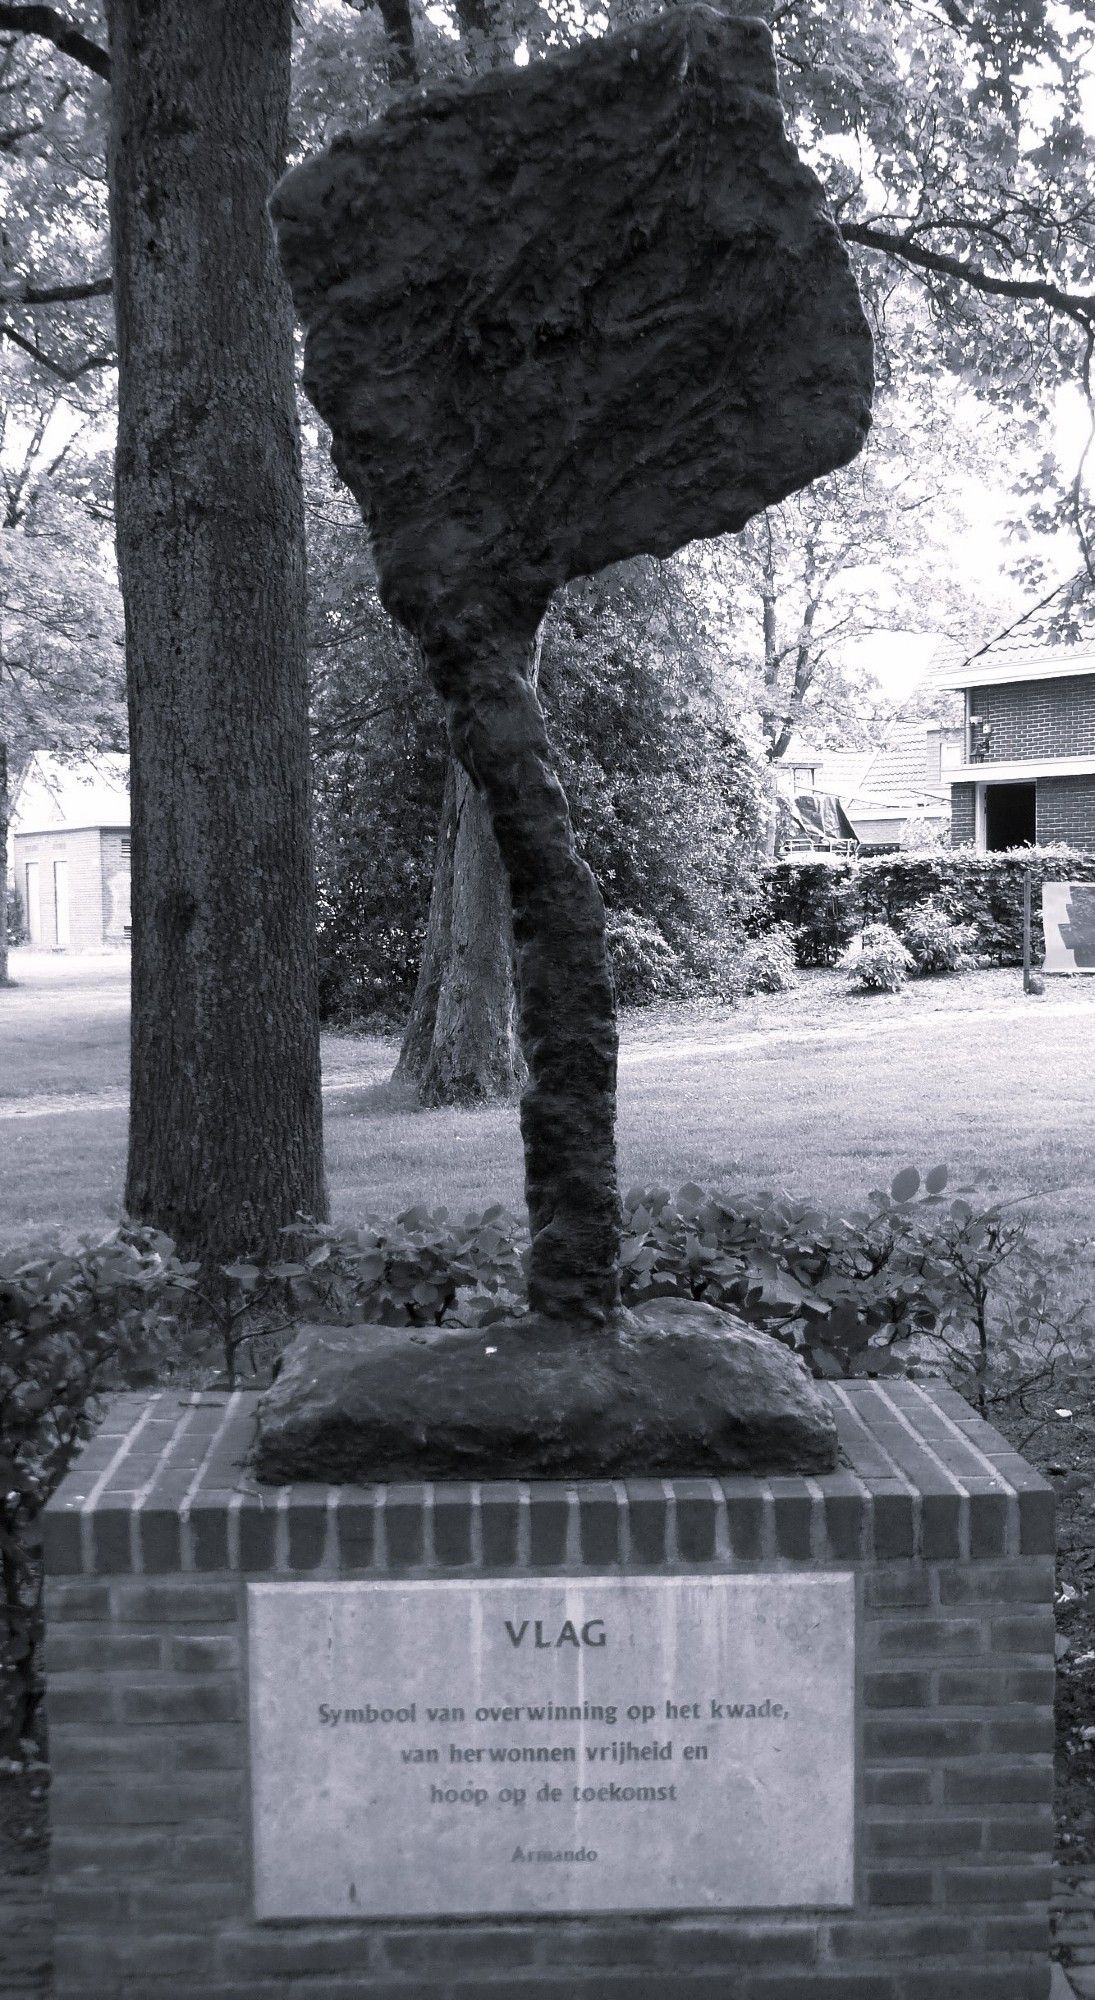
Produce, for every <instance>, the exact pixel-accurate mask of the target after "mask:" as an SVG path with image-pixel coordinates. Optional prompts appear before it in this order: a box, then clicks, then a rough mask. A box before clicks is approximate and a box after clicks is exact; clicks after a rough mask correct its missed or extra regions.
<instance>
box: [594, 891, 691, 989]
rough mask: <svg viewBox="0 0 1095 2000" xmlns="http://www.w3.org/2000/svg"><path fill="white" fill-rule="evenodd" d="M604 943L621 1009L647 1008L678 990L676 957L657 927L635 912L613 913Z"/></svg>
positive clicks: (622, 911) (611, 912)
mask: <svg viewBox="0 0 1095 2000" xmlns="http://www.w3.org/2000/svg"><path fill="white" fill-rule="evenodd" d="M605 942H606V944H607V946H608V957H609V963H610V964H611V966H612V977H613V979H614V981H615V985H616V998H617V1000H618V1001H619V1003H620V1005H621V1007H645V1006H647V1005H648V1004H649V1003H650V1001H652V1000H664V999H666V998H667V997H668V996H669V995H670V994H673V993H675V992H676V991H677V989H678V984H679V978H680V973H679V967H678V962H677V955H676V953H675V952H674V950H673V947H672V945H670V944H668V943H667V942H666V939H665V938H664V937H663V935H662V933H661V931H660V930H659V929H658V926H657V924H651V923H648V922H647V920H646V918H645V917H637V916H636V915H635V912H634V911H633V910H610V911H609V912H608V913H607V916H606V919H605Z"/></svg>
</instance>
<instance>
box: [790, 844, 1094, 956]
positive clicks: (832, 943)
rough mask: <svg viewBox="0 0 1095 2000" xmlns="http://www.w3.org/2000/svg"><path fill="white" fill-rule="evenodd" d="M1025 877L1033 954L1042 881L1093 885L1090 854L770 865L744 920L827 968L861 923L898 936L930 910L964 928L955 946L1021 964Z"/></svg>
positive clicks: (1056, 851) (960, 853)
mask: <svg viewBox="0 0 1095 2000" xmlns="http://www.w3.org/2000/svg"><path fill="white" fill-rule="evenodd" d="M1027 868H1029V869H1030V871H1031V885H1032V891H1033V906H1034V940H1033V942H1034V952H1035V956H1036V957H1037V956H1040V955H1041V953H1042V951H1043V949H1044V944H1043V938H1042V932H1041V896H1040V892H1041V887H1042V883H1043V882H1092V881H1095V855H1093V854H1087V853H1078V852H1076V851H1074V850H1072V849H1070V848H1067V847H1041V848H1039V847H1020V848H1015V849H1013V850H1011V851H1010V852H1008V853H1002V854H978V853H975V852H974V851H973V849H972V848H965V847H956V848H944V849H941V850H940V851H939V852H937V853H931V854H880V855H876V856H872V857H871V858H870V859H868V860H865V861H846V860H841V859H836V860H832V861H829V860H826V861H801V862H799V861H777V862H775V863H773V864H772V865H770V866H769V867H767V868H766V869H765V870H764V872H763V878H762V882H761V893H760V899H759V903H758V905H757V909H756V911H755V913H754V918H753V921H754V922H755V923H756V924H757V925H758V926H759V927H760V928H762V929H764V928H767V927H768V926H770V925H772V924H790V925H791V927H792V929H793V930H794V932H795V935H796V938H797V940H798V956H799V963H800V965H833V964H835V963H836V962H837V960H838V959H839V958H840V957H841V956H842V955H843V953H844V952H845V951H846V950H847V948H848V945H849V944H850V943H851V941H852V939H853V937H855V935H856V933H857V932H858V931H860V930H861V929H862V928H863V926H864V925H866V924H870V923H882V924H890V925H893V926H894V927H895V928H896V929H898V930H899V931H901V932H902V933H904V932H905V930H906V929H907V926H908V923H909V921H910V920H911V918H912V916H913V914H914V912H916V911H917V910H919V909H922V908H923V907H924V906H925V905H926V904H929V903H930V904H931V905H932V906H933V907H934V908H935V909H937V910H938V911H940V912H941V913H942V914H943V915H944V916H945V918H946V919H947V921H948V922H950V923H952V924H957V925H959V926H962V927H964V926H968V927H969V928H970V931H971V936H970V939H969V942H968V946H967V947H965V948H966V949H968V950H969V951H970V953H971V955H972V956H973V957H975V958H978V959H980V960H982V961H983V962H986V963H988V964H990V965H1020V964H1021V963H1022V958H1023V880H1024V874H1025V871H1026V869H1027Z"/></svg>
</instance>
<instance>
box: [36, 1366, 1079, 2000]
mask: <svg viewBox="0 0 1095 2000" xmlns="http://www.w3.org/2000/svg"><path fill="white" fill-rule="evenodd" d="M828 1393H829V1394H831V1396H832V1399H833V1404H834V1409H835V1411H836V1415H837V1420H838V1424H839V1428H840V1436H841V1446H842V1454H843V1459H844V1465H843V1469H842V1470H840V1471H838V1472H835V1473H832V1474H829V1475H827V1476H826V1477H824V1478H818V1479H807V1478H794V1479H753V1478H735V1479H724V1480H712V1479H673V1480H624V1481H618V1482H612V1483H604V1484H594V1483H589V1484H582V1485H577V1486H562V1485H560V1486H554V1485H549V1484H533V1485H517V1484H501V1483H499V1484H494V1485H482V1486H470V1485H457V1484H442V1485H433V1486H409V1485H408V1486H388V1487H375V1488H352V1487H342V1488H337V1487H330V1488H328V1487H321V1486H291V1487H283V1488H265V1489H260V1488H259V1487H257V1486H256V1485H255V1484H254V1482H253V1481H252V1480H251V1479H250V1478H249V1477H248V1475H247V1474H246V1472H245V1470H244V1469H243V1459H244V1455H245V1452H246V1448H247V1444H248V1440H249V1437H250V1434H251V1422H252V1411H253V1407H254V1398H253V1396H250V1395H246V1394H242V1393H241V1394H236V1395H232V1396H223V1395H195V1396H189V1395H184V1396H178V1395H172V1394H167V1393H165V1394H161V1395H158V1396H153V1397H135V1396H127V1397H122V1398H119V1399H118V1400H117V1402H115V1404H114V1405H113V1406H112V1408H111V1410H110V1412H109V1414H108V1417H107V1419H106V1422H105V1424H104V1425H103V1427H102V1429H101V1430H100V1431H99V1433H98V1434H97V1436H96V1437H95V1439H94V1440H93V1442H92V1443H91V1444H90V1445H89V1446H88V1447H87V1448H86V1450H85V1451H84V1452H83V1454H82V1456H81V1458H80V1459H79V1461H78V1463H77V1464H76V1466H75V1467H74V1469H73V1471H72V1472H71V1473H70V1475H69V1477H68V1478H67V1479H66V1481H65V1482H64V1485H63V1486H62V1487H61V1489H60V1491H59V1492H58V1494H57V1495H56V1496H55V1498H54V1500H53V1501H52V1502H51V1504H50V1507H49V1509H48V1511H47V1514H46V1554H47V1567H48V1585H47V1591H48V1597H47V1604H48V1641H47V1648H48V1650H47V1669H48V1715H49V1729H50V1753H51V1759H52V1764H53V1770H54V1779H53V1792H52V1810H53V1867H54V1893H55V1898H56V1909H57V1919H58V1934H57V1958H56V1965H57V1993H58V1996H60V2000H166V1996H169V1995H170V1996H176V1995H183V1994H186V1995H188V1996H189V1995H193V1996H195V2000H509V1996H521V2000H1046V1996H1047V1994H1048V1992H1049V1961H1048V1904H1049V1892H1050V1879H1049V1864H1050V1854H1051V1847H1052V1825H1051V1803H1052V1795H1053V1722H1052V1700H1053V1615H1052V1599H1053V1554H1052V1551H1053V1496H1052V1492H1051V1490H1050V1488H1049V1487H1048V1486H1047V1485H1046V1483H1045V1482H1044V1481H1043V1480H1042V1479H1041V1478H1040V1477H1039V1476H1038V1475H1037V1474H1036V1473H1034V1472H1033V1471H1032V1470H1031V1469H1030V1467H1029V1466H1027V1465H1026V1463H1025V1462H1024V1461H1023V1460H1022V1459H1021V1458H1020V1457H1019V1456H1018V1455H1017V1454H1016V1453H1015V1452H1014V1451H1013V1450H1012V1449H1011V1447H1010V1446H1009V1445H1008V1444H1007V1443H1006V1442H1005V1440H1004V1439H1003V1438H1001V1437H1000V1436H999V1435H998V1434H997V1433H996V1432H994V1431H992V1430H991V1429H989V1428H988V1426H987V1425H985V1424H983V1423H981V1422H980V1421H979V1420H978V1419H977V1418H976V1417H974V1416H973V1414H972V1412H971V1411H970V1410H969V1408H968V1406H967V1405H966V1404H965V1403H964V1402H963V1401H962V1399H961V1398H960V1397H959V1396H958V1395H956V1394H955V1393H954V1392H953V1391H951V1390H949V1389H945V1388H939V1387H937V1386H935V1385H931V1386H922V1385H919V1384H913V1383H903V1382H899V1383H894V1384H892V1385H888V1386H887V1387H885V1388H882V1387H878V1386H875V1385H868V1384H862V1385H861V1384H847V1385H841V1386H838V1387H833V1388H832V1389H831V1390H830V1391H829V1392H828ZM816 1569H837V1570H844V1571H848V1570H851V1571H854V1573H855V1576H856V1579H857V1591H858V1614H857V1615H858V1627H857V1653H858V1662H859V1664H858V1688H857V1712H858V1773H857V1787H858V1807H857V1813H856V1891H855V1903H854V1907H853V1908H851V1909H850V1910H794V1911H782V1912H778V1913H766V1912H763V1911H762V1912H757V1911H749V1912H748V1913H745V1912H742V1913H734V1912H732V1911H720V1912H719V1913H717V1914H712V1915H705V1916H681V1915H676V1914H664V1913H662V1914H659V1913H658V1912H657V1911H652V1912H651V1913H650V1914H649V1915H643V1916H629V1917H604V1916H598V1917H589V1918H574V1917H560V1918H554V1917H538V1918H526V1919H505V1920H497V1919H490V1920H481V1919H475V1920H468V1919H460V1920H452V1919H448V1920H445V1921H443V1922H439V1921H437V1920H433V1921H424V1920H415V1921H410V1922H402V1923H400V1922H393V1921H391V1920H384V1921H382V1922H381V1921H356V1922H347V1921H343V1920H338V1921H330V1922H324V1923H308V1924H302V1923H284V1924H279V1923H271V1922H266V1923H256V1922H255V1920H254V1918H253V1914H252V1892H251V1870H250V1855H249V1845H250V1834H251V1826H250V1817H251V1816H250V1793H249V1783H248V1742H247V1726H246V1714H247V1683H246V1590H245V1580H246V1579H251V1580H255V1579H257V1578H260V1577H261V1578H270V1579H278V1578H284V1579H286V1580H288V1579H290V1578H312V1579H316V1578H317V1577H324V1576H327V1577H339V1578H343V1579H353V1578H377V1577H393V1576H400V1575H406V1576H408V1577H419V1578H422V1577H430V1576H443V1577H447V1578H453V1577H460V1576H467V1577H485V1576H505V1575H526V1576H528V1575H541V1574H542V1575H544V1576H551V1577H559V1576H560V1575H563V1576H566V1575H571V1574H573V1575H582V1576H586V1575H590V1576H593V1575H616V1576H618V1575H620V1574H626V1573H627V1572H629V1571H631V1572H641V1573H645V1574H648V1575H649V1574H658V1573H666V1574H675V1575H681V1574H690V1575H691V1574H695V1575H702V1574H704V1573H712V1572H715V1573H727V1572H758V1571H759V1572H775V1571H788V1570H790V1571H795V1570H801V1571H807V1570H816ZM803 1810H804V1812H807V1813H808V1812H809V1811H810V1801H809V1800H804V1801H803ZM301 1838H302V1839H305V1840H306V1839H307V1838H308V1825H307V1814H306V1810H305V1809H304V1807H303V1806H302V1814H301Z"/></svg>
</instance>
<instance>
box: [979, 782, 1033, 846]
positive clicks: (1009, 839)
mask: <svg viewBox="0 0 1095 2000" xmlns="http://www.w3.org/2000/svg"><path fill="white" fill-rule="evenodd" d="M1036 799H1037V788H1036V787H1035V786H1034V785H1033V784H1031V785H986V786H985V847H986V849H987V851H988V852H989V853H990V854H999V853H1000V852H1001V850H1002V849H1003V848H1005V847H1033V846H1034V842H1035V838H1036V835H1037V812H1036Z"/></svg>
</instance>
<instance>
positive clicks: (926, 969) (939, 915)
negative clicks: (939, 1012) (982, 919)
mask: <svg viewBox="0 0 1095 2000" xmlns="http://www.w3.org/2000/svg"><path fill="white" fill-rule="evenodd" d="M973 936H974V930H973V925H972V924H953V923H952V922H951V920H950V918H949V917H948V915H947V913H946V911H945V910H942V909H940V907H939V905H938V904H937V903H934V902H929V903H922V904H921V905H920V906H919V907H918V908H917V909H915V910H913V911H912V912H911V914H910V915H909V916H908V917H907V918H906V919H905V922H904V925H903V926H902V931H901V937H902V941H903V943H904V945H905V949H906V951H908V952H909V954H910V956H911V958H912V962H913V968H914V970H915V971H916V972H918V973H922V974H923V973H935V972H961V970H962V968H963V966H966V965H968V964H969V962H970V961H969V950H970V946H971V945H972V943H973Z"/></svg>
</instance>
